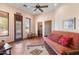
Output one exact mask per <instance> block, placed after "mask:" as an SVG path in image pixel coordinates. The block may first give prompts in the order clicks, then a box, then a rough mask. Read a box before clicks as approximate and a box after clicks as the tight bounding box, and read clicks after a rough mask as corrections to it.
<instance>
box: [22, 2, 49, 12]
mask: <svg viewBox="0 0 79 59" xmlns="http://www.w3.org/2000/svg"><path fill="white" fill-rule="evenodd" d="M23 6H24V7H28V6H29V5H25V4H24V5H23ZM29 7H33V8H35V9H34V10H33V11H36V10H40V11H41V12H44V11H43V9H42V8H47V7H48V5H43V6H41V5H39V3H38V4H36V6H29Z"/></svg>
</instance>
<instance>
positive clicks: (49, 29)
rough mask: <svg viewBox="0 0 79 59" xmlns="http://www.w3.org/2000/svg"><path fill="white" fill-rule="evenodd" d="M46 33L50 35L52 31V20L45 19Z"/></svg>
mask: <svg viewBox="0 0 79 59" xmlns="http://www.w3.org/2000/svg"><path fill="white" fill-rule="evenodd" d="M44 29H45V33H44V34H45V35H44V36H48V34H49V33H50V32H51V31H52V21H51V20H49V21H45V28H44Z"/></svg>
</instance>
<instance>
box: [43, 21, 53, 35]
mask: <svg viewBox="0 0 79 59" xmlns="http://www.w3.org/2000/svg"><path fill="white" fill-rule="evenodd" d="M46 22H50V23H51V25H50V26H51V28H50V31H52V20H47V21H45V22H44V36H45V31H46V30H45V25H46ZM46 36H47V35H46Z"/></svg>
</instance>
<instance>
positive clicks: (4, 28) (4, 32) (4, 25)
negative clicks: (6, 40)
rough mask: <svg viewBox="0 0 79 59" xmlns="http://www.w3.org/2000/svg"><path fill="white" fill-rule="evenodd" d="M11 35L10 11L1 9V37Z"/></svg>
mask: <svg viewBox="0 0 79 59" xmlns="http://www.w3.org/2000/svg"><path fill="white" fill-rule="evenodd" d="M1 36H9V13H7V12H4V11H0V37H1Z"/></svg>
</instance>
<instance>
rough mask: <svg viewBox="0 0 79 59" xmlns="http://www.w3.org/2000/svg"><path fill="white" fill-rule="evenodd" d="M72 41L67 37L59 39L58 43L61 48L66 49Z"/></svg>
mask: <svg viewBox="0 0 79 59" xmlns="http://www.w3.org/2000/svg"><path fill="white" fill-rule="evenodd" d="M72 39H73V38H70V37H67V36H63V37H61V39H60V40H59V43H60V44H61V45H63V46H66V47H70V46H71V44H72Z"/></svg>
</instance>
